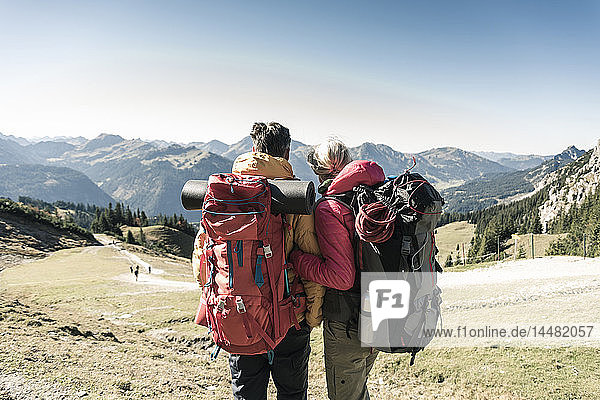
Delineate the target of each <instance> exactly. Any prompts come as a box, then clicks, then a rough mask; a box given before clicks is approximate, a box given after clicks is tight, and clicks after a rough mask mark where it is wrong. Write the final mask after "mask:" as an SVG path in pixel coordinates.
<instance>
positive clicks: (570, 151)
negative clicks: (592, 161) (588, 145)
mask: <svg viewBox="0 0 600 400" xmlns="http://www.w3.org/2000/svg"><path fill="white" fill-rule="evenodd" d="M583 154H585V150H579V149H578V148H577V147H575V146H569V147H567V148H566V149H565V150H564V151H563V152H562V153H560V154H557V155H555V156H554V160H557V161H564V160H577V159H578V158H579V157H581V156H582V155H583Z"/></svg>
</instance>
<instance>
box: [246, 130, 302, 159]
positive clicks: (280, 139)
mask: <svg viewBox="0 0 600 400" xmlns="http://www.w3.org/2000/svg"><path fill="white" fill-rule="evenodd" d="M250 137H251V138H252V143H253V144H254V149H255V150H256V151H259V152H261V153H266V154H269V155H271V156H274V157H285V155H286V152H287V151H288V150H289V149H290V144H291V142H292V139H291V137H290V130H289V129H288V128H286V127H285V126H283V125H281V124H280V123H277V122H269V123H266V124H265V123H264V122H255V123H254V125H252V131H251V132H250Z"/></svg>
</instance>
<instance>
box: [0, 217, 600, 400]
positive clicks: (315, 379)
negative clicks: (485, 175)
mask: <svg viewBox="0 0 600 400" xmlns="http://www.w3.org/2000/svg"><path fill="white" fill-rule="evenodd" d="M469 229H471V228H469V227H464V226H463V227H459V228H457V229H456V230H458V231H465V232H468V231H469ZM440 231H441V232H440ZM446 233H447V232H444V230H443V229H440V230H439V232H438V235H439V239H438V244H439V245H440V247H441V249H444V248H445V249H452V247H453V246H454V247H455V246H456V245H455V244H454V245H453V244H452V243H448V244H446V243H445V241H444V235H446ZM465 235H467V233H465ZM459 240H463V239H459ZM441 251H442V250H441ZM136 255H137V256H139V257H140V258H141V259H143V260H144V261H145V262H147V263H150V264H151V265H152V274H150V275H148V274H147V271H145V270H144V269H143V268H142V269H141V270H140V272H141V274H140V277H139V280H138V281H137V282H136V281H135V278H134V276H133V275H132V274H131V273H130V270H129V266H130V265H131V260H130V259H128V258H126V257H125V256H123V253H121V252H119V251H117V250H116V249H115V248H112V247H110V246H105V247H100V246H98V247H86V248H77V249H69V250H62V251H59V252H56V253H53V254H52V255H50V256H49V257H47V258H45V259H43V260H38V261H34V262H30V263H26V264H23V265H20V266H16V267H12V268H8V269H6V270H4V271H3V272H2V273H0V337H1V340H0V365H1V366H2V370H1V373H0V398H3V397H2V395H3V392H2V387H8V386H7V385H9V384H10V385H12V386H10V385H9V386H10V387H11V388H12V389H11V390H13V392H14V393H21V394H23V396H24V397H22V398H35V396H37V395H39V396H41V395H43V394H44V393H45V394H46V395H47V396H50V397H48V398H51V399H54V398H57V399H58V398H80V397H84V398H86V399H142V398H143V399H192V398H193V399H227V398H230V397H231V394H230V389H229V378H230V375H229V368H228V362H227V354H226V353H225V352H221V354H220V355H219V357H218V358H217V359H216V360H215V361H210V359H209V354H210V350H211V349H212V343H211V341H210V339H208V338H207V337H206V331H205V329H204V328H201V327H197V326H195V325H194V324H193V322H192V319H193V315H194V312H195V310H196V306H197V303H198V291H197V290H194V284H193V283H192V279H191V273H190V266H189V265H188V263H187V261H186V260H185V259H166V258H161V257H158V256H152V255H149V254H142V253H139V254H136ZM321 335H322V331H321V329H320V328H316V329H314V330H313V333H312V337H311V345H312V354H311V360H310V378H309V379H310V382H309V385H310V387H309V398H310V399H326V393H327V392H326V386H325V374H324V368H323V349H322V339H321ZM408 361H409V360H408V356H405V355H390V354H381V355H380V356H379V358H378V360H377V362H376V364H375V367H374V369H373V371H372V373H371V377H370V381H369V390H370V393H371V396H372V398H375V399H565V400H566V399H596V398H600V373H599V372H598V369H597V366H598V365H599V364H600V352H598V350H597V349H593V348H576V347H575V348H547V349H546V348H503V347H498V348H448V349H427V350H425V351H423V352H421V353H419V355H418V356H417V359H416V364H415V365H414V366H413V367H409V365H408ZM7 382H8V383H7ZM3 384H4V386H3ZM19 391H20V392H19ZM270 392H271V395H270V398H275V393H274V390H273V387H272V386H271V388H270ZM6 393H8V392H6ZM14 393H13V396H14ZM6 396H9V395H8V394H7V395H6ZM52 396H55V397H52ZM6 398H11V397H6Z"/></svg>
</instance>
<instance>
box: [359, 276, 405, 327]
mask: <svg viewBox="0 0 600 400" xmlns="http://www.w3.org/2000/svg"><path fill="white" fill-rule="evenodd" d="M369 301H370V306H371V318H372V323H373V331H376V330H377V328H379V324H380V323H381V321H383V320H386V319H402V318H406V316H407V315H408V305H409V301H410V284H409V283H408V282H407V281H405V280H391V279H390V280H375V281H371V282H370V283H369Z"/></svg>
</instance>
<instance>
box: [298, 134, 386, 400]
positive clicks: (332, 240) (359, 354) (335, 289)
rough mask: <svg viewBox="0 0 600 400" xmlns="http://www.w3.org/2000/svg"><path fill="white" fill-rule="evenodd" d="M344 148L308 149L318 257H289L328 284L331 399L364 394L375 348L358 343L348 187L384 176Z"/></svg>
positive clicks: (337, 144) (334, 144) (303, 272)
mask: <svg viewBox="0 0 600 400" xmlns="http://www.w3.org/2000/svg"><path fill="white" fill-rule="evenodd" d="M351 160H352V159H351V156H350V152H349V150H348V148H347V147H346V145H344V143H342V142H341V141H339V140H337V139H328V140H327V141H326V142H324V143H321V144H320V145H318V146H316V147H315V149H314V150H313V151H312V152H311V153H309V154H308V157H307V161H308V163H309V164H310V165H311V168H312V169H313V171H314V172H315V174H316V175H317V176H318V177H319V181H320V183H321V184H320V185H319V193H321V194H322V195H323V199H320V200H319V202H318V203H317V206H316V208H315V229H316V232H317V237H318V240H319V246H320V248H321V253H322V257H323V258H321V257H318V256H314V255H311V254H307V253H304V252H302V251H300V250H296V251H294V252H293V253H292V254H291V261H292V263H293V265H294V267H295V269H296V271H297V272H298V273H299V274H300V276H301V277H302V278H305V279H309V280H311V281H314V282H317V283H320V284H322V285H324V286H326V287H327V291H326V294H325V298H324V301H323V343H324V352H325V372H326V378H327V392H328V395H329V398H330V399H343V400H352V399H356V400H362V399H369V392H368V390H367V379H368V375H369V372H370V371H371V368H372V367H373V363H374V362H375V359H376V358H377V354H378V351H377V350H375V349H373V348H369V347H361V342H360V337H359V332H358V316H359V309H360V274H358V273H357V272H356V271H357V266H356V265H355V259H354V247H353V242H354V237H355V227H354V215H353V213H352V210H351V209H350V208H349V207H348V206H346V205H345V204H349V202H350V201H351V196H352V189H353V188H354V187H355V186H357V185H360V184H364V185H369V186H372V185H375V184H378V183H381V182H383V181H384V180H385V174H384V172H383V169H382V168H381V167H380V166H379V165H377V164H376V163H375V162H372V161H364V160H360V161H351Z"/></svg>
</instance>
